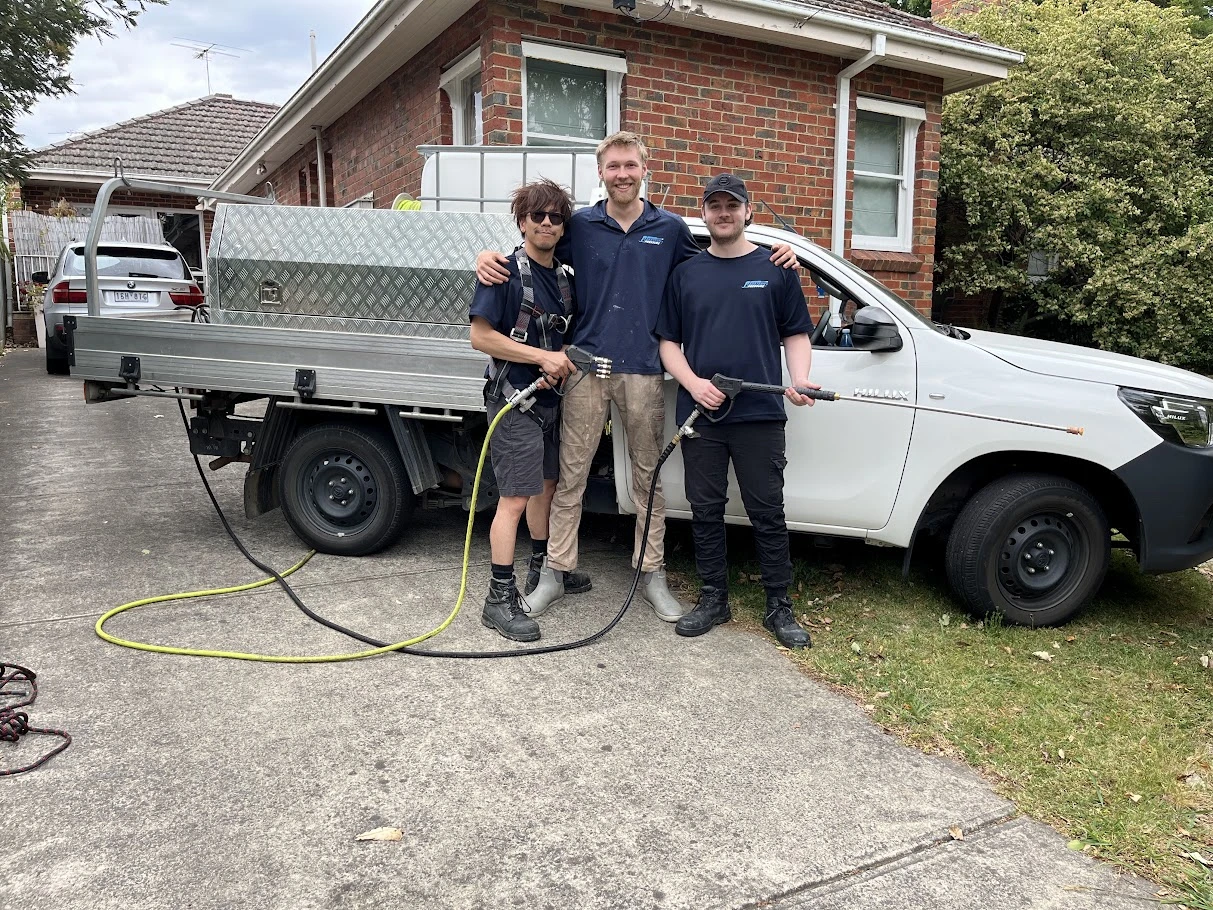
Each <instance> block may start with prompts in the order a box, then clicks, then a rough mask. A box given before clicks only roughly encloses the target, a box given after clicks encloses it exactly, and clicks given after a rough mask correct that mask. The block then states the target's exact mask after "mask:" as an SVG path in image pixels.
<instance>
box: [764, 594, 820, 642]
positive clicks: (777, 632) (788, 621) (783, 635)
mask: <svg viewBox="0 0 1213 910" xmlns="http://www.w3.org/2000/svg"><path fill="white" fill-rule="evenodd" d="M762 624H763V626H765V627H766V630H767V631H768V632H770V633H771V634H772V635H774V636H775V638H776V639H778V641H779V643H780V644H781V645H783V646H784V647H785V648H811V647H813V640H812V639H811V638H809V633H808V632H806V631H805V630H804V629H803V628H802V627H801V625H800V624H799V623H798V622H796V619H795V617H793V616H792V599H791V598H790V597H787V596H784V597H768V598H767V612H766V615H765V616H764V617H763V618H762Z"/></svg>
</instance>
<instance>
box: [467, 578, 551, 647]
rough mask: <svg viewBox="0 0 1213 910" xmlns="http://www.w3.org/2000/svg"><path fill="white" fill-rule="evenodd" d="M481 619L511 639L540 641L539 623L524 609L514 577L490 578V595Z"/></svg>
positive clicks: (486, 599) (486, 600)
mask: <svg viewBox="0 0 1213 910" xmlns="http://www.w3.org/2000/svg"><path fill="white" fill-rule="evenodd" d="M480 621H481V622H482V623H484V624H485V625H486V626H488V627H489V628H490V629H496V630H497V631H498V632H500V633H501V634H502V635H504V636H505V637H506V638H508V639H510V640H511V641H539V623H537V622H535V620H533V619H531V617H529V616H527V615H526V613H525V612H524V611H523V609H522V596H521V595H520V594H519V593H518V587H517V583H516V582H515V581H514V579H513V578H510V579H509V580H505V581H503V580H502V579H500V578H492V579H489V596H488V597H486V598H485V599H484V612H483V613H481V614H480Z"/></svg>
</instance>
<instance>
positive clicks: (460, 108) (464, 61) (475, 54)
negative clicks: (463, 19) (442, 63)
mask: <svg viewBox="0 0 1213 910" xmlns="http://www.w3.org/2000/svg"><path fill="white" fill-rule="evenodd" d="M479 74H480V47H479V45H478V46H476V47H474V48H472V49H471V50H470V51H468V52H467V53H466V54H464V55H463V56H462V57H460V58H459V59H458V60H456V61H455V62H454V63H452V64H451V65H450V66H449V67H447V68H446V69H445V70H444V71H443V73H442V75H441V76H439V77H438V87H439V88H440V89H442V90H443V91H444V92H446V96H447V98H449V99H450V102H451V144H452V145H484V118H483V115H482V116H481V117H478V118H477V119H476V135H475V136H465V135H464V129H463V124H464V120H465V118H466V115H467V112H466V111H465V110H464V107H465V106H466V104H465V99H466V98H467V94H468V93H467V83H468V80H469V79H471V78H472V77H473V76H477V75H479ZM481 95H482V97H483V86H482V89H481Z"/></svg>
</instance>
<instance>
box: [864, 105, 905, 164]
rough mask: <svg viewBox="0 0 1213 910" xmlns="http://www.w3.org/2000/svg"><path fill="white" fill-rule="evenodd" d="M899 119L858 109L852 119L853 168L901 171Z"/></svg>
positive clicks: (900, 130)
mask: <svg viewBox="0 0 1213 910" xmlns="http://www.w3.org/2000/svg"><path fill="white" fill-rule="evenodd" d="M901 136H902V129H901V119H900V118H899V117H890V116H889V115H888V114H876V113H873V112H872V111H859V112H858V115H857V119H856V122H855V170H857V171H872V172H873V173H876V174H900V173H901Z"/></svg>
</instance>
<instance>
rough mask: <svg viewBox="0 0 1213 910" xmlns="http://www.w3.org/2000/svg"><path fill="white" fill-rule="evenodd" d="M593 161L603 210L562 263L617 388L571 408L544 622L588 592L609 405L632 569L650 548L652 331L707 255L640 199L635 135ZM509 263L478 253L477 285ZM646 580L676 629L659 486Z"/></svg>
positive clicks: (579, 228) (679, 608) (658, 410)
mask: <svg viewBox="0 0 1213 910" xmlns="http://www.w3.org/2000/svg"><path fill="white" fill-rule="evenodd" d="M597 158H598V175H599V177H600V178H601V179H602V182H603V185H604V186H605V187H606V193H607V198H606V199H605V200H603V201H602V202H599V203H597V204H596V205H593V206H590V207H589V208H584V209H581V210H579V211H578V212H577V213H576V214H575V215H574V216H573V219H572V221H571V222H570V224H569V231H568V232H566V235H565V238H564V240H563V241H562V242H561V245H560V249H559V254H560V255H561V257H562V258H563V259H564V260H565V261H566V262H569V263H570V264H571V265H572V266H573V273H574V280H575V282H576V287H577V291H578V305H579V307H580V315H579V319H578V323H577V327H576V328H575V330H574V332H573V335H572V338H571V340H572V343H573V344H576V345H577V346H578V347H580V348H583V349H585V350H587V351H589V352H591V353H593V354H597V355H599V356H602V357H609V358H610V359H611V361H612V369H611V376H610V377H609V378H607V379H599V378H597V377H595V376H586V377H584V378H583V379H581V380H580V381H578V383H577V384H576V385H575V386H574V387H573V388H571V389H570V390H569V392H568V394H567V395H566V397H565V399H564V403H563V407H562V411H561V436H560V438H561V450H560V481H559V483H558V485H557V488H556V495H555V497H554V499H553V500H552V537H551V542H550V544H549V546H548V553H547V558H546V560H545V561H544V562H543V564H542V568H541V565H540V564H539V563H537V562H536V561H532V564H531V572H530V575H529V576H528V580H527V591H528V597H527V604H528V606H529V608H530V609H531V610H532V611H534V610H546V609H547V608H548V606H550V605H551V604H552V603H554V602H555V601H557V600H559V599H560V598H561V597H563V596H564V594H566V593H574V592H576V591H581V590H589V588H590V583H589V578H588V576H585V575H582V574H581V573H574V572H573V570H574V569H575V568H576V567H577V532H578V528H579V527H580V524H581V510H582V498H583V496H584V495H585V489H586V482H587V477H588V476H589V472H590V464H591V461H592V459H593V457H594V453H595V452H596V451H597V450H598V444H599V442H600V441H601V439H602V428H603V425H604V424H605V423H606V419H607V415H608V414H609V413H610V407H611V404H612V403H613V404H614V405H615V407H616V408H617V409H618V411H619V416H620V419H621V421H622V423H623V430H624V432H625V434H626V436H627V446H628V457H629V460H630V461H631V468H632V472H631V474H632V478H631V479H632V489H631V494H632V504H633V506H634V507H635V509H636V533H635V540H634V543H633V550H632V566H633V568H635V567H636V564H637V561H638V559H639V554H640V549H641V544H642V543H643V542H644V538H643V531H644V524H645V518H646V514H647V513H648V510H649V486H650V484H651V483H652V480H653V474H654V472H655V470H656V468H657V459H658V457H659V456H660V454H661V450H662V448H663V446H664V444H665V389H664V385H663V371H662V366H661V358H660V356H659V355H658V349H657V336H656V335H654V334H653V327H654V325H656V323H657V315H658V311H659V310H660V307H661V297H662V292H663V291H664V289H665V284H666V280H667V279H668V278H669V276H670V272H671V271H672V270H673V269H674V267H675V266H676V265H678V264H679V263H680V262H683V261H685V260H687V259H689V258H691V257H693V256H696V255H698V253H699V247H698V245H697V244H696V243H695V240H694V238H693V237H692V236H691V232H690V230H689V229H688V228H687V225H686V223H685V222H684V221H683V220H682V219H681V218H679V217H678V216H677V215H674V214H672V213H670V212H667V211H665V210H664V209H661V208H658V207H657V206H655V205H653V204H652V203H651V202H649V201H648V200H647V199H645V198H644V197H643V196H641V194H640V190H641V185H642V184H643V182H644V180H645V178H646V176H647V175H648V149H647V148H645V145H644V143H643V142H642V141H641V139H640V137H639V136H638V135H636V134H635V133H630V132H619V133H615V134H614V135H611V136H608V137H607V138H606V139H604V140H603V141H602V142H601V143H600V144H599V145H598V149H597ZM772 259H773V260H776V261H777V263H778V264H779V265H783V266H790V265H793V264H795V262H796V257H795V255H794V254H793V253H792V251H791V249H790V248H789V247H787V246H785V245H781V246H777V247H776V248H775V252H774V255H773V256H772ZM502 263H503V260H502V257H501V255H500V254H498V253H493V252H490V251H486V252H482V253H481V254H480V255H479V256H478V257H477V259H476V275H477V277H478V278H479V279H480V281H481V282H482V283H485V284H492V283H497V282H501V281H505V280H506V276H507V270H506V269H505V267H504V266H503V264H502ZM642 570H643V572H644V575H643V577H642V580H641V584H640V586H639V588H638V591H639V593H640V595H641V596H642V597H643V598H644V599H645V600H647V601H648V603H649V605H650V606H651V607H652V608H653V612H654V613H656V614H657V616H658V617H659V618H661V619H663V620H665V621H666V622H677V620H678V619H679V618H680V617H681V616H682V615H683V614H684V613H686V612H687V609H688V608H687V607H685V606H684V605H683V604H681V603H680V602H679V601H678V599H677V598H676V597H674V595H673V594H672V593H670V589H669V587H668V586H667V584H666V574H665V497H664V495H663V494H662V491H661V484H660V483H658V484H657V487H656V489H655V491H654V494H653V502H652V519H651V524H650V527H649V534H648V543H647V546H646V547H645V554H644V564H643V566H642ZM532 578H533V579H534V582H535V586H534V590H533V592H532V591H531V587H532V581H531V579H532Z"/></svg>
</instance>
